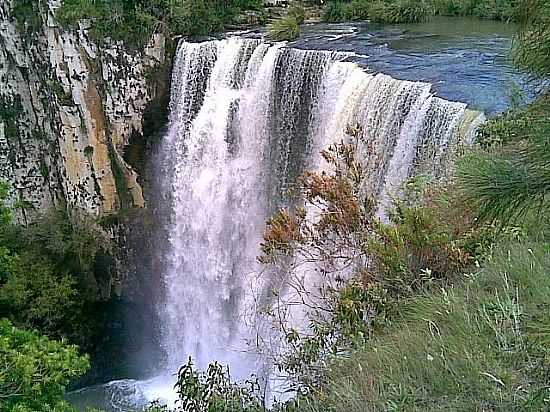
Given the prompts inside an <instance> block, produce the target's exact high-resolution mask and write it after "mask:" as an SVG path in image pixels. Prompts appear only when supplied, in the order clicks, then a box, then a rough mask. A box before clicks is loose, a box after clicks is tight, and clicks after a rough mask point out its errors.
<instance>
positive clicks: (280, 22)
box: [268, 4, 306, 41]
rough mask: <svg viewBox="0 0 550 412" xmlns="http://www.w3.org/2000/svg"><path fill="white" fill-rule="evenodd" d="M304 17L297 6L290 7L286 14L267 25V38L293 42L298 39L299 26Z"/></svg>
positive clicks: (299, 6) (301, 8)
mask: <svg viewBox="0 0 550 412" xmlns="http://www.w3.org/2000/svg"><path fill="white" fill-rule="evenodd" d="M305 17H306V12H305V9H304V8H303V7H302V6H301V5H299V4H293V5H291V6H290V7H289V8H288V10H287V12H286V14H285V15H284V16H283V17H281V18H279V19H277V20H275V21H274V22H273V23H272V24H270V25H269V27H268V30H269V36H270V37H271V38H272V39H273V40H275V41H284V40H295V39H297V38H298V37H300V25H301V24H302V23H303V22H304V20H305Z"/></svg>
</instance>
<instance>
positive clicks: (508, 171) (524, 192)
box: [457, 96, 550, 224]
mask: <svg viewBox="0 0 550 412" xmlns="http://www.w3.org/2000/svg"><path fill="white" fill-rule="evenodd" d="M549 102H550V98H549V97H548V96H544V97H541V98H540V99H539V100H538V101H537V102H535V103H534V104H532V105H531V106H530V107H529V108H527V109H520V110H517V111H515V112H511V113H508V114H505V115H504V116H502V117H501V118H497V119H495V120H493V121H491V122H489V123H488V124H487V125H486V126H484V127H483V128H482V129H481V133H480V138H481V144H482V145H483V146H484V147H486V148H487V147H489V148H490V149H485V150H478V151H474V152H472V153H470V154H469V155H467V156H466V157H465V158H464V159H462V160H461V161H460V162H459V163H458V172H457V174H458V179H459V187H460V188H461V190H462V192H463V194H464V196H465V198H466V199H468V201H469V202H471V204H472V205H474V207H476V208H477V209H478V210H479V212H478V214H479V217H480V219H482V220H489V221H500V222H501V223H504V224H506V223H509V222H510V221H513V220H514V219H518V218H519V217H522V216H525V214H526V213H527V212H529V211H540V212H541V213H544V211H545V209H546V207H547V203H548V195H549V194H550V117H549V115H550V104H549Z"/></svg>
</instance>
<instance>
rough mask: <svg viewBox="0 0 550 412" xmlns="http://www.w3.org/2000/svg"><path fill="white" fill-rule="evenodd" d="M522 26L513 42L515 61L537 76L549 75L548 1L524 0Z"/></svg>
mask: <svg viewBox="0 0 550 412" xmlns="http://www.w3.org/2000/svg"><path fill="white" fill-rule="evenodd" d="M521 10H522V13H521V23H522V28H521V31H520V33H519V35H518V36H517V38H516V41H515V42H514V47H513V53H512V54H513V58H514V61H515V63H516V64H517V65H518V66H520V67H522V68H524V69H527V70H529V71H531V72H532V73H534V74H535V75H538V76H548V75H550V1H548V0H524V1H523V2H522V7H521Z"/></svg>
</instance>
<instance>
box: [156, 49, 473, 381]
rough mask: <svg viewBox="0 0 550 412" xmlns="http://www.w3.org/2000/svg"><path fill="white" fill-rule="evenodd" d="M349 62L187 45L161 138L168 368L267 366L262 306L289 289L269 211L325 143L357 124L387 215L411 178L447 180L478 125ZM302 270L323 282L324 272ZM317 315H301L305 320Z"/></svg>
mask: <svg viewBox="0 0 550 412" xmlns="http://www.w3.org/2000/svg"><path fill="white" fill-rule="evenodd" d="M344 58H345V55H341V54H335V53H329V52H321V51H307V50H297V49H292V48H288V47H286V46H285V45H284V44H274V45H271V44H266V43H262V42H261V41H259V40H251V39H241V38H230V39H226V40H219V41H210V42H204V43H186V42H182V43H180V45H179V48H178V52H177V58H176V61H175V64H174V72H173V86H172V97H171V105H170V108H171V117H170V126H169V131H168V133H167V135H166V136H165V138H164V142H163V146H162V167H163V170H164V171H165V172H164V173H165V176H164V190H165V191H167V193H170V195H171V206H170V219H169V221H170V223H169V226H168V228H167V232H168V234H169V248H168V249H166V250H163V251H162V254H163V255H164V256H165V258H166V259H165V260H166V262H167V263H166V265H165V266H166V267H165V268H164V272H163V274H162V276H163V282H164V287H165V301H164V303H163V305H162V307H161V319H162V322H163V323H162V347H163V349H164V350H165V352H166V355H167V356H166V359H167V360H166V364H165V365H164V367H163V370H164V372H163V374H164V375H169V374H170V373H175V372H176V371H177V370H178V368H179V367H180V366H181V365H182V364H183V363H185V362H186V361H187V359H188V358H189V357H192V358H193V360H194V362H195V364H196V365H197V366H198V367H199V368H206V366H207V365H208V363H210V362H212V361H214V360H216V361H219V362H220V363H222V364H228V365H229V366H230V368H231V370H232V374H233V375H234V376H235V377H236V378H237V379H238V378H246V377H248V376H249V375H250V374H258V373H261V372H265V371H266V368H267V369H268V365H267V366H266V363H265V360H264V359H262V357H261V356H258V355H255V354H254V350H253V349H254V348H251V347H250V346H249V344H250V342H255V341H256V338H257V336H256V334H257V333H258V331H260V333H265V334H269V333H271V332H270V331H269V328H266V327H265V325H262V324H258V322H262V318H261V317H259V316H257V315H256V313H257V307H258V305H261V304H262V303H265V302H267V301H268V300H269V299H270V294H271V290H272V288H273V287H275V286H276V287H277V288H281V287H282V289H283V290H284V279H280V278H279V279H265V278H261V277H258V276H257V273H258V271H259V270H260V269H261V268H260V267H258V264H257V262H256V257H257V256H258V254H259V243H260V241H261V236H262V232H263V229H264V224H265V220H266V218H267V217H268V216H269V215H270V213H272V212H273V211H275V210H276V208H277V207H279V206H281V205H285V204H288V203H289V202H291V201H292V199H293V196H292V194H291V192H290V191H291V190H292V188H293V186H294V185H295V183H296V180H297V178H298V176H299V175H300V174H301V173H302V172H303V171H304V170H305V169H306V168H307V169H323V168H326V165H325V164H323V161H322V159H321V157H320V156H319V155H318V152H319V151H320V150H321V149H322V148H323V147H326V146H327V145H328V144H330V143H332V142H335V141H339V140H340V139H342V138H344V130H345V128H346V127H347V126H348V125H352V126H356V125H357V126H360V127H361V129H362V137H361V142H360V150H359V155H360V156H361V159H360V160H361V162H362V163H363V166H364V168H365V171H366V178H365V181H364V183H363V186H364V187H363V190H364V192H365V194H367V193H368V194H369V195H371V196H374V197H375V198H377V199H379V210H378V215H379V217H380V218H382V219H385V218H386V216H387V211H388V208H389V207H391V199H392V198H393V197H395V196H399V190H400V187H401V186H402V184H403V183H404V182H405V181H406V180H407V179H408V178H409V177H411V176H412V175H414V174H416V173H428V174H435V175H437V173H438V170H439V169H440V168H441V165H442V163H443V162H445V161H446V158H447V156H446V154H447V152H448V149H449V147H450V146H451V145H452V144H454V142H456V141H458V140H459V139H463V138H464V136H465V131H467V132H468V133H471V129H472V128H474V127H476V126H477V125H478V124H479V122H480V120H479V118H477V119H476V118H475V117H473V116H471V115H470V116H466V115H465V114H466V113H467V111H466V106H465V105H464V104H462V103H455V102H449V101H445V100H442V99H440V98H438V97H435V96H433V94H432V92H431V91H430V85H429V84H426V83H421V82H410V81H400V80H396V79H393V78H391V77H389V76H386V75H384V74H373V73H367V72H365V71H364V70H363V69H361V68H359V67H358V66H356V65H355V64H353V63H349V62H345V61H343V60H344ZM474 119H475V120H474ZM465 123H467V124H465ZM301 276H303V277H304V278H305V280H304V283H305V284H310V285H313V286H312V287H317V286H318V285H319V283H320V282H322V281H323V280H322V279H321V278H315V277H314V275H313V274H312V275H311V278H310V279H307V278H308V276H309V275H308V272H307V271H305V272H304V273H303V274H301ZM293 311H294V315H293ZM305 315H306V313H305V311H304V310H303V309H300V308H298V309H295V310H294V309H293V310H291V313H290V316H291V317H292V316H295V317H296V319H295V322H298V323H304V318H305ZM264 338H265V337H264Z"/></svg>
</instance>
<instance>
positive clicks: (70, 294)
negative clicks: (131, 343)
mask: <svg viewBox="0 0 550 412" xmlns="http://www.w3.org/2000/svg"><path fill="white" fill-rule="evenodd" d="M0 189H1V190H0V218H1V219H0V318H1V317H6V318H9V319H11V320H12V321H13V322H14V323H15V324H16V325H17V326H20V327H24V328H31V329H38V330H39V331H40V332H41V333H43V334H46V335H47V336H49V337H52V338H67V339H69V340H70V341H71V342H72V343H76V344H79V345H81V346H82V347H83V348H85V349H86V350H91V349H93V347H94V344H95V342H96V341H98V340H99V339H100V335H101V330H102V316H103V311H104V309H103V306H104V300H105V298H107V296H105V292H106V291H107V292H108V287H109V282H110V274H109V273H108V271H107V270H106V269H105V268H103V267H102V268H98V267H97V263H98V260H101V259H106V258H107V254H108V252H109V250H108V248H109V240H108V239H107V238H106V237H105V236H104V235H103V234H102V231H101V230H100V229H99V228H97V227H96V226H95V224H94V222H93V220H92V219H90V218H89V217H87V216H86V215H85V214H83V213H77V212H76V211H73V212H71V213H68V212H66V211H62V210H56V211H50V212H48V213H46V214H44V215H43V216H41V217H40V218H39V219H38V220H37V221H36V222H34V223H33V224H31V225H29V226H28V227H22V226H19V225H17V224H15V223H14V222H13V221H12V218H11V211H10V209H9V208H8V207H7V206H6V204H5V202H6V197H7V188H6V186H5V185H4V184H3V185H1V187H0ZM100 269H101V270H100ZM104 270H105V271H104Z"/></svg>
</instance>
